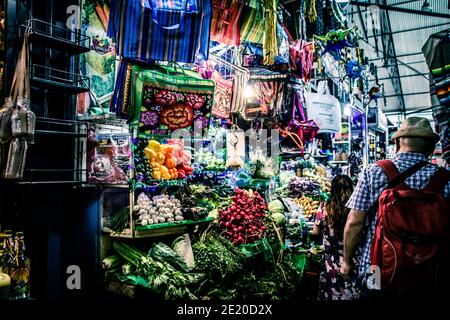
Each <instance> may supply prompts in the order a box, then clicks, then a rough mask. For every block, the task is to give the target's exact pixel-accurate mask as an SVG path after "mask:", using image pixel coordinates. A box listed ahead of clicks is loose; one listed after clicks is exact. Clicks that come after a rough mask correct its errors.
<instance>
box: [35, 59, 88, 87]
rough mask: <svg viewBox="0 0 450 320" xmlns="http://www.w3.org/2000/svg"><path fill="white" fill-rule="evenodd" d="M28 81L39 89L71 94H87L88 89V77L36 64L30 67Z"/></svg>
mask: <svg viewBox="0 0 450 320" xmlns="http://www.w3.org/2000/svg"><path fill="white" fill-rule="evenodd" d="M30 81H31V84H32V85H35V86H38V87H41V88H47V89H61V90H67V91H70V92H72V93H82V92H87V91H89V88H90V79H89V78H88V77H85V76H83V75H79V74H75V73H71V72H66V71H62V70H58V69H54V68H50V67H45V66H42V65H38V64H33V65H32V66H31V72H30Z"/></svg>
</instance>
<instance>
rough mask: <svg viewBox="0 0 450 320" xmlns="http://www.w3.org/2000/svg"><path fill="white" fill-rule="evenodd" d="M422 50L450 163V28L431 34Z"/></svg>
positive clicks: (436, 114)
mask: <svg viewBox="0 0 450 320" xmlns="http://www.w3.org/2000/svg"><path fill="white" fill-rule="evenodd" d="M422 51H423V53H424V56H425V59H426V61H427V64H428V67H429V69H430V70H431V75H430V92H431V103H432V107H433V118H434V120H435V123H436V127H437V131H438V132H439V134H440V136H441V144H442V158H443V159H445V160H446V161H447V163H448V164H450V120H449V119H450V85H449V83H450V29H446V30H444V31H441V32H438V33H436V34H433V35H431V36H430V38H429V39H428V41H427V42H426V43H425V45H424V46H423V48H422Z"/></svg>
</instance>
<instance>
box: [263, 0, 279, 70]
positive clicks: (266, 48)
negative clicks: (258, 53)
mask: <svg viewBox="0 0 450 320" xmlns="http://www.w3.org/2000/svg"><path fill="white" fill-rule="evenodd" d="M277 5H278V4H277V0H265V1H264V38H263V54H264V64H265V65H273V64H274V63H275V57H276V56H278V41H277Z"/></svg>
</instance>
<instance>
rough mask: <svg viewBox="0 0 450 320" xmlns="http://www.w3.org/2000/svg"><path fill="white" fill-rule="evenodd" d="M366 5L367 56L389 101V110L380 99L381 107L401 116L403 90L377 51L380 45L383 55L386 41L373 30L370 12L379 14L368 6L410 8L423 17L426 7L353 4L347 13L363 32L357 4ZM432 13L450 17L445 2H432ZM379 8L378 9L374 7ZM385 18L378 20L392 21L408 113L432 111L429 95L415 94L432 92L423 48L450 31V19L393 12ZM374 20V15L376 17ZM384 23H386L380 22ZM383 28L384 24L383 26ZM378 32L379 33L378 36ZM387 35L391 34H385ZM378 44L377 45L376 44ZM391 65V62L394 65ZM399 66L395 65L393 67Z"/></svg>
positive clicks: (395, 1) (420, 0)
mask: <svg viewBox="0 0 450 320" xmlns="http://www.w3.org/2000/svg"><path fill="white" fill-rule="evenodd" d="M354 2H357V3H365V4H366V5H364V6H360V10H361V15H362V18H363V19H362V23H364V27H365V29H366V30H367V32H368V36H369V37H368V39H367V40H363V41H361V42H360V45H361V47H362V48H364V49H365V54H366V56H368V58H369V59H370V60H371V62H372V63H374V64H375V65H376V66H378V77H379V79H384V80H380V82H381V83H383V84H384V89H385V95H386V96H389V97H387V98H386V106H384V103H383V99H380V104H381V105H383V109H384V111H385V112H387V113H389V112H401V111H402V108H401V102H400V101H401V98H400V97H399V95H400V90H399V88H396V87H395V86H394V85H393V82H392V80H391V79H388V78H389V77H390V74H389V72H388V69H387V68H386V67H383V64H384V62H383V59H382V53H381V52H378V55H377V51H376V50H375V47H376V46H377V45H378V48H379V51H382V45H383V44H382V42H381V41H382V39H381V36H380V32H379V31H378V32H376V31H377V30H376V29H375V30H374V29H373V28H371V21H370V20H371V16H370V14H369V13H370V12H372V13H375V12H377V11H376V10H375V11H374V10H367V4H373V5H374V6H375V5H376V3H377V2H379V3H381V4H385V5H387V6H391V7H397V8H406V9H411V10H417V11H419V13H422V12H423V11H422V6H423V4H424V0H412V1H411V0H386V1H383V0H381V1H376V0H372V1H370V0H358V1H352V2H351V3H352V4H351V5H349V6H348V7H347V13H348V14H353V19H351V20H353V21H354V24H355V25H356V26H358V28H359V30H363V29H364V28H362V26H361V20H360V19H359V13H358V11H357V8H358V6H357V5H355V4H353V3H354ZM428 3H429V5H430V10H431V12H437V13H446V14H450V10H449V8H448V1H444V0H428ZM372 8H376V7H371V9H372ZM380 12H382V13H381V15H380V16H378V17H375V21H376V19H377V18H378V19H387V18H388V17H389V20H390V28H391V32H392V40H393V43H394V47H395V53H396V56H397V60H398V71H399V75H400V79H401V87H402V91H403V94H404V96H403V99H404V102H405V108H406V112H407V113H408V112H411V111H415V110H420V109H424V108H429V107H431V101H430V96H429V94H414V93H423V92H428V91H429V80H428V72H429V70H428V66H427V64H426V62H425V57H424V55H423V54H422V47H423V45H424V44H425V42H426V41H427V40H428V39H429V37H430V35H432V34H434V33H437V32H439V31H442V30H445V29H448V28H450V19H448V18H441V17H431V16H425V15H420V14H416V13H406V12H397V11H392V10H389V9H388V10H386V14H387V15H388V16H386V15H385V14H384V13H383V11H382V10H381V11H380ZM372 17H373V15H372ZM380 21H381V22H383V21H382V20H380ZM381 25H383V23H381ZM374 31H375V33H374ZM384 32H387V30H384ZM376 41H377V43H376ZM378 56H379V58H378ZM390 63H391V62H390ZM392 64H395V63H392Z"/></svg>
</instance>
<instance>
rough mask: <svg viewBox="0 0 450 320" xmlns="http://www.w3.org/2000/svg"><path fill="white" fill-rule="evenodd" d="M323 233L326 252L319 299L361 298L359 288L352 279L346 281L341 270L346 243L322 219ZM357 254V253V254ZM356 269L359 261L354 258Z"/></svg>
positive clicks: (321, 272)
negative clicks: (335, 236) (336, 236)
mask: <svg viewBox="0 0 450 320" xmlns="http://www.w3.org/2000/svg"><path fill="white" fill-rule="evenodd" d="M318 223H319V229H320V230H321V231H322V233H323V245H324V253H323V260H322V264H321V267H320V276H319V297H318V299H319V300H355V299H359V290H358V289H357V288H355V287H354V285H353V283H352V282H350V281H345V280H344V279H343V278H342V276H341V274H340V272H339V270H340V268H341V263H342V260H343V257H344V243H343V241H342V240H337V239H336V238H334V237H333V231H332V230H330V228H328V227H327V226H326V225H325V221H324V220H323V219H322V220H320V221H318ZM356 256H357V255H356ZM354 265H355V270H358V269H357V268H358V267H357V266H358V261H357V259H354Z"/></svg>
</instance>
